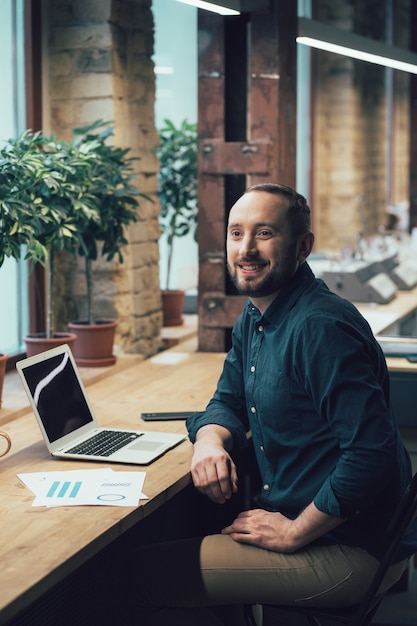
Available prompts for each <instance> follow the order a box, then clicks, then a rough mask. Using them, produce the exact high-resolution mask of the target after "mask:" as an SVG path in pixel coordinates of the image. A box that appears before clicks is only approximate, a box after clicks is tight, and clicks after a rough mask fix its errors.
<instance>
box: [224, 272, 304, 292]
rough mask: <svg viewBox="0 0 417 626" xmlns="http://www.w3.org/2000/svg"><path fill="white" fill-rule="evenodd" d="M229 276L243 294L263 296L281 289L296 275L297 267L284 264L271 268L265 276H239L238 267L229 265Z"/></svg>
mask: <svg viewBox="0 0 417 626" xmlns="http://www.w3.org/2000/svg"><path fill="white" fill-rule="evenodd" d="M227 270H228V272H229V276H230V278H231V280H232V282H233V284H234V285H235V287H236V289H237V290H238V291H239V293H240V294H241V295H244V296H248V297H252V298H263V297H265V296H269V295H270V294H272V293H275V292H278V291H280V290H281V289H282V288H283V287H285V285H287V284H288V283H289V281H290V280H291V278H292V277H293V275H294V272H295V268H294V267H293V266H291V267H290V266H289V264H284V265H282V266H280V267H276V268H275V269H272V270H269V271H268V272H267V273H266V274H265V275H264V276H260V277H250V276H248V277H244V276H239V274H238V270H237V269H236V267H234V266H233V267H232V266H230V265H229V264H228V265H227Z"/></svg>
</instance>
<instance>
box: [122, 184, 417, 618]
mask: <svg viewBox="0 0 417 626" xmlns="http://www.w3.org/2000/svg"><path fill="white" fill-rule="evenodd" d="M313 243H314V236H313V234H312V233H311V231H310V210H309V207H308V205H307V202H306V200H305V198H303V197H302V196H301V195H300V194H298V193H297V192H296V191H294V190H293V189H291V188H289V187H285V186H283V185H276V184H270V183H267V184H263V185H257V186H254V187H251V188H249V189H248V190H247V191H246V192H245V193H244V194H243V196H242V197H241V198H240V199H239V200H238V201H237V202H236V204H235V205H234V206H233V207H232V209H231V211H230V215H229V224H228V228H227V263H228V269H229V272H230V275H231V277H232V279H233V281H234V283H235V284H236V286H237V288H238V290H239V291H240V292H241V293H243V294H246V295H247V296H248V301H247V303H246V305H245V307H244V310H243V312H242V314H241V316H240V317H239V319H238V320H237V322H236V324H235V326H234V329H233V335H232V348H231V350H230V352H229V353H228V355H227V357H226V360H225V363H224V368H223V372H222V374H221V377H220V379H219V381H218V385H217V389H216V391H215V393H214V396H213V398H212V399H211V401H210V402H209V404H208V406H207V408H206V411H204V412H202V413H196V414H194V415H193V416H192V417H191V418H190V419H189V420H188V422H187V426H188V431H189V436H190V439H191V441H192V442H193V444H194V455H193V459H192V465H191V473H192V478H193V482H194V485H195V487H196V488H197V489H198V490H199V491H200V492H201V493H203V494H205V495H206V496H207V497H208V498H210V499H211V500H212V501H213V502H215V503H218V504H219V505H221V504H223V503H225V502H226V501H228V500H230V498H232V497H233V495H234V494H235V493H236V492H237V491H238V490H239V477H238V468H237V467H236V465H235V462H234V456H235V451H238V450H240V449H241V448H243V447H244V446H245V445H246V440H247V437H246V434H247V432H248V431H249V430H250V432H251V439H252V444H253V447H254V452H255V456H256V461H257V465H258V469H259V474H260V477H261V489H260V493H259V494H257V498H256V502H257V504H256V507H254V508H251V509H249V510H246V511H242V512H241V513H240V514H239V515H238V516H237V517H236V519H234V520H230V524H229V525H228V526H227V527H226V528H223V529H222V530H221V531H220V532H219V533H218V534H214V535H210V536H207V537H203V538H199V539H190V540H186V541H181V542H173V543H170V544H160V545H157V546H149V547H147V548H144V549H142V550H141V553H140V555H135V556H134V558H133V560H132V565H131V567H129V568H128V569H127V579H128V580H129V584H130V595H129V605H130V613H129V615H128V617H127V621H126V623H127V624H141V626H144V625H147V624H149V625H151V624H152V626H158V625H173V626H177V625H178V626H180V625H181V626H187V625H190V626H195V625H196V624H198V625H199V626H209V625H213V626H214V625H217V626H219V625H221V624H223V625H230V626H238V625H240V624H244V622H243V621H242V617H241V612H240V606H241V605H242V604H243V603H251V604H264V603H269V604H274V603H276V604H288V605H291V604H304V605H312V606H329V607H330V606H339V605H340V606H342V605H349V604H354V603H357V602H358V601H360V599H361V598H362V595H363V593H364V590H365V589H366V587H367V585H368V583H369V581H370V579H371V577H372V576H373V574H374V572H375V569H376V568H377V566H378V559H379V558H380V557H381V545H382V538H383V536H384V532H385V529H386V526H387V524H388V516H389V512H390V511H391V510H392V508H393V506H395V504H396V503H397V501H398V499H399V498H400V496H401V494H402V493H403V492H404V490H405V488H406V485H407V483H408V482H409V480H410V478H411V467H410V460H409V458H408V455H407V452H406V451H405V449H404V446H403V444H402V441H401V438H400V435H399V431H398V428H397V424H396V420H395V416H394V414H393V411H392V408H391V406H390V402H389V377H388V371H387V367H386V363H385V358H384V356H383V354H382V351H381V350H380V348H379V345H378V343H377V342H376V340H375V338H374V337H373V334H372V332H371V329H370V328H369V325H368V324H367V322H366V321H365V320H364V319H363V317H362V316H361V315H360V314H359V312H358V311H357V309H356V308H355V307H354V306H353V305H352V304H351V303H350V302H347V301H346V300H343V299H342V298H340V297H339V296H337V295H335V294H334V293H332V292H330V291H329V290H328V289H327V287H326V285H325V284H324V283H323V282H322V281H321V280H319V279H316V278H315V276H314V275H313V273H312V272H311V270H310V268H309V266H308V263H306V259H307V258H308V256H309V254H310V252H311V250H312V247H313ZM219 530H220V529H219ZM416 549H417V533H416V532H414V533H411V535H409V536H408V537H407V540H406V541H405V542H404V544H403V545H402V546H401V548H400V551H399V552H398V554H397V558H396V562H395V564H394V565H393V566H392V567H391V568H390V570H389V572H388V575H387V577H386V579H385V581H384V583H383V585H384V587H389V586H391V585H392V584H394V583H395V582H396V580H398V579H399V578H400V576H401V574H402V573H403V571H404V569H405V567H406V564H407V557H409V556H410V555H411V554H413V552H415V551H416ZM137 563H140V571H141V572H143V573H144V576H143V578H141V577H140V576H138V573H137ZM219 607H220V608H219ZM222 607H223V608H222ZM267 623H268V622H267V617H266V619H265V621H264V624H265V625H267Z"/></svg>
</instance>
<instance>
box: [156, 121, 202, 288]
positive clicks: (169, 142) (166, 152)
mask: <svg viewBox="0 0 417 626" xmlns="http://www.w3.org/2000/svg"><path fill="white" fill-rule="evenodd" d="M159 139H160V145H159V147H158V148H157V150H156V153H157V155H158V157H159V161H160V170H159V175H158V192H159V198H160V202H161V218H160V224H161V229H162V233H163V234H164V235H165V236H166V242H167V246H168V254H167V273H166V289H167V290H169V288H170V281H171V267H172V256H173V251H174V242H175V239H176V238H179V237H183V236H184V235H187V234H188V233H189V232H192V233H193V236H194V238H195V239H197V223H198V206H197V124H192V123H189V122H188V121H187V120H183V122H182V123H181V124H180V125H179V126H178V127H177V126H175V124H174V123H173V122H172V121H171V120H168V119H166V120H164V127H163V128H161V129H160V131H159Z"/></svg>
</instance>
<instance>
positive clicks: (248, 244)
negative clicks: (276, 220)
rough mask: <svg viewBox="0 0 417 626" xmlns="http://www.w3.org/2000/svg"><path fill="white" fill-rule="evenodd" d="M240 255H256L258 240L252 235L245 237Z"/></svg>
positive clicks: (241, 243)
mask: <svg viewBox="0 0 417 626" xmlns="http://www.w3.org/2000/svg"><path fill="white" fill-rule="evenodd" d="M239 252H240V255H241V256H250V255H253V254H256V240H255V238H254V237H252V236H250V235H245V237H243V238H242V240H241V242H240V250H239Z"/></svg>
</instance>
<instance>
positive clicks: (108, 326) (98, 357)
mask: <svg viewBox="0 0 417 626" xmlns="http://www.w3.org/2000/svg"><path fill="white" fill-rule="evenodd" d="M116 326H117V322H116V321H115V320H98V321H97V323H96V324H89V323H88V322H84V321H76V322H70V323H69V324H68V328H69V330H70V331H71V332H72V333H74V334H75V335H76V337H77V340H76V342H75V344H74V348H73V353H74V357H75V360H76V362H77V363H78V365H82V366H84V367H106V366H107V365H114V364H115V363H116V357H115V356H114V355H113V345H114V335H115V332H116Z"/></svg>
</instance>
